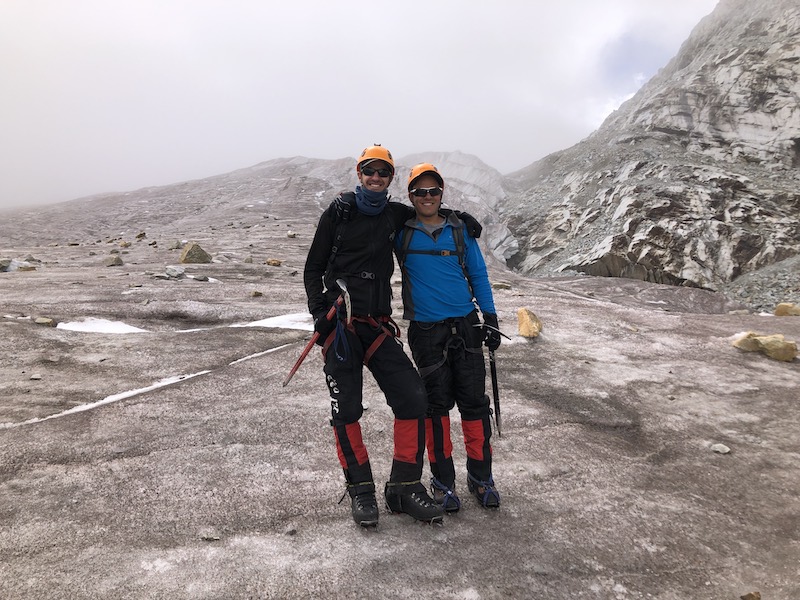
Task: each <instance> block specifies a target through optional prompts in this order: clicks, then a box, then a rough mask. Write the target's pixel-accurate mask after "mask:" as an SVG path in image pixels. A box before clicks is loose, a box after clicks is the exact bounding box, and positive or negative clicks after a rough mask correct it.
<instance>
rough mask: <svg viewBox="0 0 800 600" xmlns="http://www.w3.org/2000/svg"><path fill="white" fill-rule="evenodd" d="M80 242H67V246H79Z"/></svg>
mask: <svg viewBox="0 0 800 600" xmlns="http://www.w3.org/2000/svg"><path fill="white" fill-rule="evenodd" d="M80 245H81V244H80V242H67V246H80Z"/></svg>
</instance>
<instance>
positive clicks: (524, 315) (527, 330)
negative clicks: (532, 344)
mask: <svg viewBox="0 0 800 600" xmlns="http://www.w3.org/2000/svg"><path fill="white" fill-rule="evenodd" d="M517 320H518V321H519V334H520V335H521V336H522V337H526V338H535V337H538V336H539V334H540V333H541V332H542V328H543V327H544V326H543V325H542V321H541V319H539V317H537V316H536V315H535V314H534V313H533V312H531V311H530V310H528V309H527V308H520V309H518V310H517Z"/></svg>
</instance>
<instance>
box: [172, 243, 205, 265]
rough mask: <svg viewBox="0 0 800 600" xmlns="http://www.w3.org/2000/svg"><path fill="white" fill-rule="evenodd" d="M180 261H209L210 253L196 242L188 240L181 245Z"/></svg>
mask: <svg viewBox="0 0 800 600" xmlns="http://www.w3.org/2000/svg"><path fill="white" fill-rule="evenodd" d="M180 261H181V262H182V263H191V264H205V263H210V262H211V255H210V254H209V253H208V252H206V251H205V250H203V249H202V248H201V247H200V244H198V243H196V242H189V243H188V244H186V245H185V246H184V247H183V251H182V252H181V258H180Z"/></svg>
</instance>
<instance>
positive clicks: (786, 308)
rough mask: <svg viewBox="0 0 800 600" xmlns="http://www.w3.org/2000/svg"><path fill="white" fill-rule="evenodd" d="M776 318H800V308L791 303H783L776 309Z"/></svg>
mask: <svg viewBox="0 0 800 600" xmlns="http://www.w3.org/2000/svg"><path fill="white" fill-rule="evenodd" d="M775 316H776V317H800V306H797V305H796V304H792V303H790V302H781V303H780V304H778V306H776V307H775Z"/></svg>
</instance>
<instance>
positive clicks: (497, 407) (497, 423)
mask: <svg viewBox="0 0 800 600" xmlns="http://www.w3.org/2000/svg"><path fill="white" fill-rule="evenodd" d="M489 370H490V371H491V373H492V395H493V396H494V424H495V426H496V427H497V437H503V434H502V433H501V425H500V424H501V420H500V390H499V389H498V387H497V363H496V361H495V357H494V350H489Z"/></svg>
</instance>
